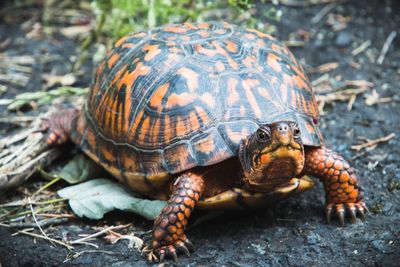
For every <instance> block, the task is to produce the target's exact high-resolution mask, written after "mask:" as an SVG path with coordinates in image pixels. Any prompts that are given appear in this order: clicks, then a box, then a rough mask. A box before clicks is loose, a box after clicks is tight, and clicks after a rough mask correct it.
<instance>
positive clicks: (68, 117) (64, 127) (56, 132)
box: [40, 108, 79, 145]
mask: <svg viewBox="0 0 400 267" xmlns="http://www.w3.org/2000/svg"><path fill="white" fill-rule="evenodd" d="M78 114H79V110H78V109H75V108H68V109H62V110H59V111H56V112H54V113H51V114H50V116H49V117H47V118H43V119H42V123H41V125H40V130H41V131H42V132H43V133H44V140H45V141H46V143H48V144H49V145H62V144H64V143H66V142H67V141H68V139H69V137H70V133H71V129H72V121H73V120H74V119H75V118H76V117H77V116H78Z"/></svg>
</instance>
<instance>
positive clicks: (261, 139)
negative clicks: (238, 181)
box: [239, 121, 304, 191]
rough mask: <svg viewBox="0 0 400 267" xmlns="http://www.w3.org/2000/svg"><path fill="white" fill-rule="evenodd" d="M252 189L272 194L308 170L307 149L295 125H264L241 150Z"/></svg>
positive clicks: (246, 176) (246, 180)
mask: <svg viewBox="0 0 400 267" xmlns="http://www.w3.org/2000/svg"><path fill="white" fill-rule="evenodd" d="M239 159H240V162H241V164H242V169H243V174H244V182H245V185H246V187H247V188H248V189H250V190H255V191H270V190H272V189H275V188H277V187H281V186H285V185H287V184H288V183H289V181H290V180H291V179H292V178H293V177H296V176H297V175H299V174H300V172H301V171H302V170H303V167H304V147H303V144H302V141H301V134H300V129H299V127H298V125H297V123H295V122H289V121H279V122H275V123H271V124H265V125H262V126H261V127H260V128H258V129H257V131H256V132H255V133H254V134H253V135H251V136H250V137H249V138H247V139H245V140H244V141H243V142H242V144H241V146H240V149H239Z"/></svg>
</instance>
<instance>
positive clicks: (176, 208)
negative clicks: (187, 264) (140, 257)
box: [152, 173, 204, 262]
mask: <svg viewBox="0 0 400 267" xmlns="http://www.w3.org/2000/svg"><path fill="white" fill-rule="evenodd" d="M203 191H204V181H203V178H202V177H201V176H199V175H196V174H192V173H185V174H182V175H181V176H179V177H178V178H177V179H176V180H175V182H174V184H173V188H172V194H171V197H170V199H169V201H168V205H167V206H166V207H165V208H164V209H163V210H162V211H161V214H160V215H159V216H158V217H157V218H156V220H155V221H154V227H153V241H152V248H153V249H154V250H155V252H156V253H157V254H159V257H160V262H161V261H163V259H164V257H165V256H172V257H173V258H174V260H175V261H176V260H177V258H178V257H177V254H176V252H177V251H181V252H183V253H185V254H186V255H187V256H190V252H189V250H193V245H192V243H191V242H190V241H189V240H188V239H187V237H186V235H185V233H184V229H185V226H186V224H187V221H188V218H189V216H190V214H191V213H192V211H193V209H194V207H195V206H196V204H197V202H198V200H199V199H200V196H201V195H202V193H203Z"/></svg>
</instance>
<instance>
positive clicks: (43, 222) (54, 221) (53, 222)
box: [4, 214, 69, 228]
mask: <svg viewBox="0 0 400 267" xmlns="http://www.w3.org/2000/svg"><path fill="white" fill-rule="evenodd" d="M36 215H39V214H36ZM68 221H69V218H50V219H44V220H41V221H39V222H38V223H39V225H40V226H41V227H46V226H49V225H56V224H63V223H66V222H68ZM5 225H6V224H4V226H5ZM7 227H11V228H28V227H29V228H31V227H33V228H38V225H37V224H36V223H10V224H8V225H7Z"/></svg>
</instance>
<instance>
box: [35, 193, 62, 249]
mask: <svg viewBox="0 0 400 267" xmlns="http://www.w3.org/2000/svg"><path fill="white" fill-rule="evenodd" d="M28 202H29V208H30V209H31V211H32V218H33V220H34V221H35V223H36V225H37V227H38V228H39V230H40V232H41V233H42V234H43V235H44V236H45V237H47V238H48V236H47V234H46V233H45V232H44V231H43V229H42V227H41V226H40V224H39V222H38V220H37V219H36V215H35V211H34V210H33V206H32V202H31V198H30V197H28ZM49 241H50V243H51V244H52V245H53V246H56V245H54V243H53V242H52V241H51V240H49Z"/></svg>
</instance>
